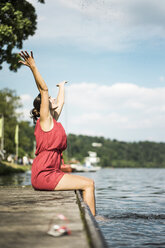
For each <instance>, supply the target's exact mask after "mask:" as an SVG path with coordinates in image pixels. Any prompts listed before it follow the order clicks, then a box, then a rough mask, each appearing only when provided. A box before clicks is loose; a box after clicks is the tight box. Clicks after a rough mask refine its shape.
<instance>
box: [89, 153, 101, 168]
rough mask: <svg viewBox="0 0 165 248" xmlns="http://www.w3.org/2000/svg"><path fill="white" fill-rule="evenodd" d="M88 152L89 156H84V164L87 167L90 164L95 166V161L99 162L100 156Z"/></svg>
mask: <svg viewBox="0 0 165 248" xmlns="http://www.w3.org/2000/svg"><path fill="white" fill-rule="evenodd" d="M88 154H89V156H88V157H85V165H86V166H87V167H89V166H91V165H93V166H96V165H97V163H99V162H100V158H99V157H97V153H96V152H91V151H89V152H88Z"/></svg>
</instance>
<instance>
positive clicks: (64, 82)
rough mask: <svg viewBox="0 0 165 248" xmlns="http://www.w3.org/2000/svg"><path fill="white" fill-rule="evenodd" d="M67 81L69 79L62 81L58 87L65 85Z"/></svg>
mask: <svg viewBox="0 0 165 248" xmlns="http://www.w3.org/2000/svg"><path fill="white" fill-rule="evenodd" d="M66 83H67V81H62V82H61V83H58V84H56V86H57V87H60V86H62V85H64V84H66Z"/></svg>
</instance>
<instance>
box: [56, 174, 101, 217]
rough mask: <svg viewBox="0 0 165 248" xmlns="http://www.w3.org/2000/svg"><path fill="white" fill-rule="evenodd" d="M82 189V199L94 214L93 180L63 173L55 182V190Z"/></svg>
mask: <svg viewBox="0 0 165 248" xmlns="http://www.w3.org/2000/svg"><path fill="white" fill-rule="evenodd" d="M76 189H80V190H83V199H84V201H85V202H86V203H87V205H88V206H89V208H90V210H91V212H92V214H93V215H94V216H95V214H96V213H95V193H94V181H93V180H92V179H90V178H87V177H82V176H78V175H71V174H65V175H64V176H63V177H62V178H61V180H60V182H59V183H58V184H57V186H56V188H55V190H76Z"/></svg>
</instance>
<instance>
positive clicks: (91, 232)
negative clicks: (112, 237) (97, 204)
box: [75, 190, 109, 248]
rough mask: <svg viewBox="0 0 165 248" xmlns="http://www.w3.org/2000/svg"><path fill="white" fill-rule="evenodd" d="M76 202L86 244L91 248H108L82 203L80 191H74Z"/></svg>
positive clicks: (84, 204) (88, 211) (93, 219)
mask: <svg viewBox="0 0 165 248" xmlns="http://www.w3.org/2000/svg"><path fill="white" fill-rule="evenodd" d="M75 193H76V197H77V202H78V205H79V208H80V212H81V218H82V221H83V223H84V227H85V231H86V234H87V238H88V242H89V245H90V247H91V248H108V247H109V246H108V244H107V242H106V240H105V238H104V236H103V234H102V232H101V230H100V228H99V226H98V224H97V222H96V220H95V218H94V216H93V215H92V213H91V211H90V209H89V207H88V205H87V204H86V203H85V202H84V201H83V197H82V191H80V190H76V191H75Z"/></svg>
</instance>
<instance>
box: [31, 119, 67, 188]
mask: <svg viewBox="0 0 165 248" xmlns="http://www.w3.org/2000/svg"><path fill="white" fill-rule="evenodd" d="M53 122H54V126H53V128H52V129H51V130H50V131H48V132H45V131H43V130H42V129H41V126H40V121H39V119H38V120H37V123H36V126H35V131H34V134H35V137H36V152H35V155H36V157H35V159H34V161H33V165H32V174H31V183H32V186H33V188H34V189H38V190H54V189H55V187H56V186H57V184H58V183H59V181H60V179H61V178H62V177H63V175H64V174H65V173H64V172H62V171H61V170H60V166H61V153H62V151H63V150H65V149H66V147H67V137H66V133H65V130H64V128H63V127H62V125H61V123H59V122H56V120H55V119H53Z"/></svg>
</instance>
